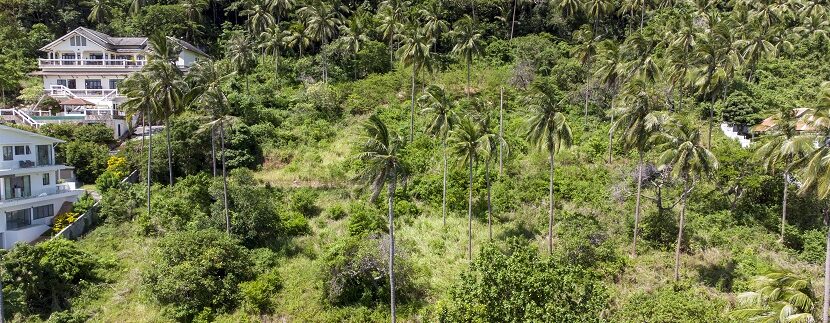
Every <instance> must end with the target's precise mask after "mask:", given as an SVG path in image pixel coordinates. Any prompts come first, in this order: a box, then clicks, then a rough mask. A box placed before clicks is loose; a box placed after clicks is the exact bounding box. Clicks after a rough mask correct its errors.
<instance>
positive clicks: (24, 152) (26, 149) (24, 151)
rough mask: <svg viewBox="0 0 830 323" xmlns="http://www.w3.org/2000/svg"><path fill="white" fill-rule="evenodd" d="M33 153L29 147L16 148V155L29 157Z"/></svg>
mask: <svg viewBox="0 0 830 323" xmlns="http://www.w3.org/2000/svg"><path fill="white" fill-rule="evenodd" d="M31 153H32V149H31V148H29V146H14V155H15V156H20V155H28V154H31Z"/></svg>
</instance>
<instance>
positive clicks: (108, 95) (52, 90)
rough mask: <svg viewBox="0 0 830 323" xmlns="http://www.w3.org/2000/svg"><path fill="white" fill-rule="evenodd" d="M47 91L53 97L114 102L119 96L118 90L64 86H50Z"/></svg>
mask: <svg viewBox="0 0 830 323" xmlns="http://www.w3.org/2000/svg"><path fill="white" fill-rule="evenodd" d="M45 91H46V94H48V95H49V96H52V97H67V98H97V99H101V100H112V99H113V98H115V97H117V96H119V94H118V89H70V88H67V87H66V86H63V85H50V86H49V87H48V88H47V89H46V90H45Z"/></svg>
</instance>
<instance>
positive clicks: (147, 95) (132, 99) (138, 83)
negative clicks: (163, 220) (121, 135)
mask: <svg viewBox="0 0 830 323" xmlns="http://www.w3.org/2000/svg"><path fill="white" fill-rule="evenodd" d="M121 89H122V91H123V94H124V96H126V97H127V99H126V100H125V101H124V103H122V104H121V106H122V108H123V109H124V110H125V111H126V112H127V115H128V117H127V120H132V116H133V115H136V114H145V116H146V117H147V124H148V125H149V126H150V129H151V130H150V132H148V129H147V128H146V127H145V128H144V129H143V132H142V134H141V137H142V140H145V137H147V135H148V134H149V139H148V140H147V214H151V213H150V211H151V209H150V191H151V190H150V186H151V183H152V175H151V174H152V171H151V165H152V160H153V137H152V128H153V110H154V109H156V108H157V106H156V101H155V96H154V95H153V81H152V80H151V79H150V78H149V77H148V75H147V74H146V73H134V74H132V75H130V77H128V78H127V79H126V80H124V82H123V83H122V85H121Z"/></svg>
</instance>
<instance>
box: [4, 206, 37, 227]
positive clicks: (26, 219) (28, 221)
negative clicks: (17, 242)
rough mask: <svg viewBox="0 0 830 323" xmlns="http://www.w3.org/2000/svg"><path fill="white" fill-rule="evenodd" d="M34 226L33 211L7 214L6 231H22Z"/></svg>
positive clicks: (25, 210) (24, 210) (26, 210)
mask: <svg viewBox="0 0 830 323" xmlns="http://www.w3.org/2000/svg"><path fill="white" fill-rule="evenodd" d="M29 225H32V209H23V210H18V211H14V212H6V230H15V229H20V228H23V227H26V226H29Z"/></svg>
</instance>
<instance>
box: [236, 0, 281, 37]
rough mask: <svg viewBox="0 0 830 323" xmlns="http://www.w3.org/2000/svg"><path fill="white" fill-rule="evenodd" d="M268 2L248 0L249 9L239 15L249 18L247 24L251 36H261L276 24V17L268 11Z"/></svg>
mask: <svg viewBox="0 0 830 323" xmlns="http://www.w3.org/2000/svg"><path fill="white" fill-rule="evenodd" d="M268 2H269V1H268V0H248V3H247V7H246V8H245V9H244V10H242V11H241V12H240V13H239V14H240V15H242V16H246V17H248V20H247V21H246V22H245V24H246V25H247V26H248V32H249V33H250V34H251V35H259V34H260V33H261V32H263V31H265V29H266V28H268V26H271V25H273V24H274V16H272V15H271V13H270V12H269V11H268V6H269V3H268Z"/></svg>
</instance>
